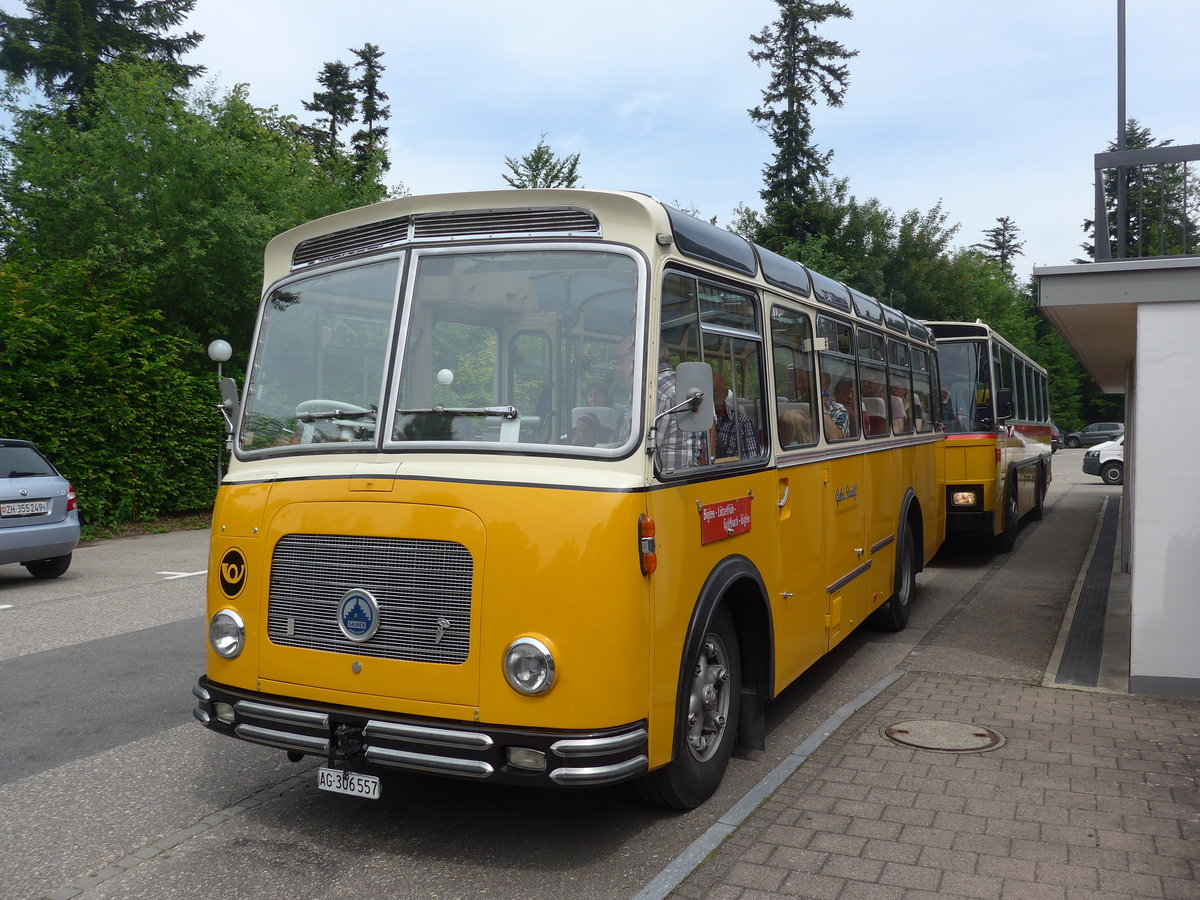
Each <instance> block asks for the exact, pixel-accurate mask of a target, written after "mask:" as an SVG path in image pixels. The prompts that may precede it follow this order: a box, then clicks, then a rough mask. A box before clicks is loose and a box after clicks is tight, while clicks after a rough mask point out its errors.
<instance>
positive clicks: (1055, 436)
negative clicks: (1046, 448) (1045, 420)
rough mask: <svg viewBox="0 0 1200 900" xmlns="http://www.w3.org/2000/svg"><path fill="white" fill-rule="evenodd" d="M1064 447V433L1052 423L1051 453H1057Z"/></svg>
mask: <svg viewBox="0 0 1200 900" xmlns="http://www.w3.org/2000/svg"><path fill="white" fill-rule="evenodd" d="M1062 447H1063V440H1062V432H1061V431H1059V430H1058V426H1057V425H1055V424H1054V423H1053V422H1051V423H1050V452H1051V453H1057V452H1058V451H1059V450H1061V449H1062Z"/></svg>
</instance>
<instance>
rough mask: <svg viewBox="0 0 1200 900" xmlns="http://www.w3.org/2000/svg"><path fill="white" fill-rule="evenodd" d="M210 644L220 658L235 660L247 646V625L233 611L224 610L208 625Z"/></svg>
mask: <svg viewBox="0 0 1200 900" xmlns="http://www.w3.org/2000/svg"><path fill="white" fill-rule="evenodd" d="M208 642H209V643H210V644H211V645H212V648H213V650H214V651H215V652H216V654H217V655H218V656H223V657H225V658H226V659H234V658H235V657H237V656H238V654H240V653H241V652H242V648H243V647H245V646H246V625H245V623H244V622H242V617H241V616H239V615H238V614H237V613H235V612H234V611H233V610H232V609H223V610H221V611H220V612H219V613H217V614H216V615H214V616H213V617H212V620H211V621H210V622H209V623H208Z"/></svg>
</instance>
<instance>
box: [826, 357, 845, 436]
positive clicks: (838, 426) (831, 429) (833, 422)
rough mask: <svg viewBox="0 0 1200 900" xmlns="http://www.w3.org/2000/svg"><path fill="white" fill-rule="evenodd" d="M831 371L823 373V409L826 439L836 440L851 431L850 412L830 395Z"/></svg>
mask: <svg viewBox="0 0 1200 900" xmlns="http://www.w3.org/2000/svg"><path fill="white" fill-rule="evenodd" d="M829 381H830V379H829V373H828V372H822V373H821V409H822V410H823V411H824V413H825V416H826V419H825V440H827V441H835V440H838V439H839V438H843V437H846V435H847V434H849V433H850V413H849V412H848V411H847V409H846V407H845V406H843V405H842V404H841V403H839V402H838V401H837V400H836V399H834V398H833V397H831V396H830V395H829Z"/></svg>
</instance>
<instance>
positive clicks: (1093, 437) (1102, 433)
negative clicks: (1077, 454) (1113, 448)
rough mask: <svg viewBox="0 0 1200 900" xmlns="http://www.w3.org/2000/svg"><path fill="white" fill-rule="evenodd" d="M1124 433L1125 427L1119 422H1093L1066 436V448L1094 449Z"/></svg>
mask: <svg viewBox="0 0 1200 900" xmlns="http://www.w3.org/2000/svg"><path fill="white" fill-rule="evenodd" d="M1124 433H1125V426H1124V425H1122V424H1121V423H1120V422H1093V423H1092V424H1091V425H1089V426H1087V427H1086V428H1085V429H1083V431H1072V432H1071V433H1070V434H1068V435H1067V441H1066V443H1067V446H1068V447H1094V446H1095V445H1096V444H1103V443H1104V442H1105V441H1111V440H1114V439H1115V438H1119V437H1120V436H1121V435H1123V434H1124Z"/></svg>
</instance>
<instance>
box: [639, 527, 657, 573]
mask: <svg viewBox="0 0 1200 900" xmlns="http://www.w3.org/2000/svg"><path fill="white" fill-rule="evenodd" d="M655 547H656V545H655V541H654V520H653V519H652V518H650V517H649V516H647V515H645V514H644V513H643V514H642V515H641V517H639V518H638V560H639V561H640V563H641V567H642V574H643V575H653V574H654V570H655V569H657V568H658V554H657V553H656V552H655Z"/></svg>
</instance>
